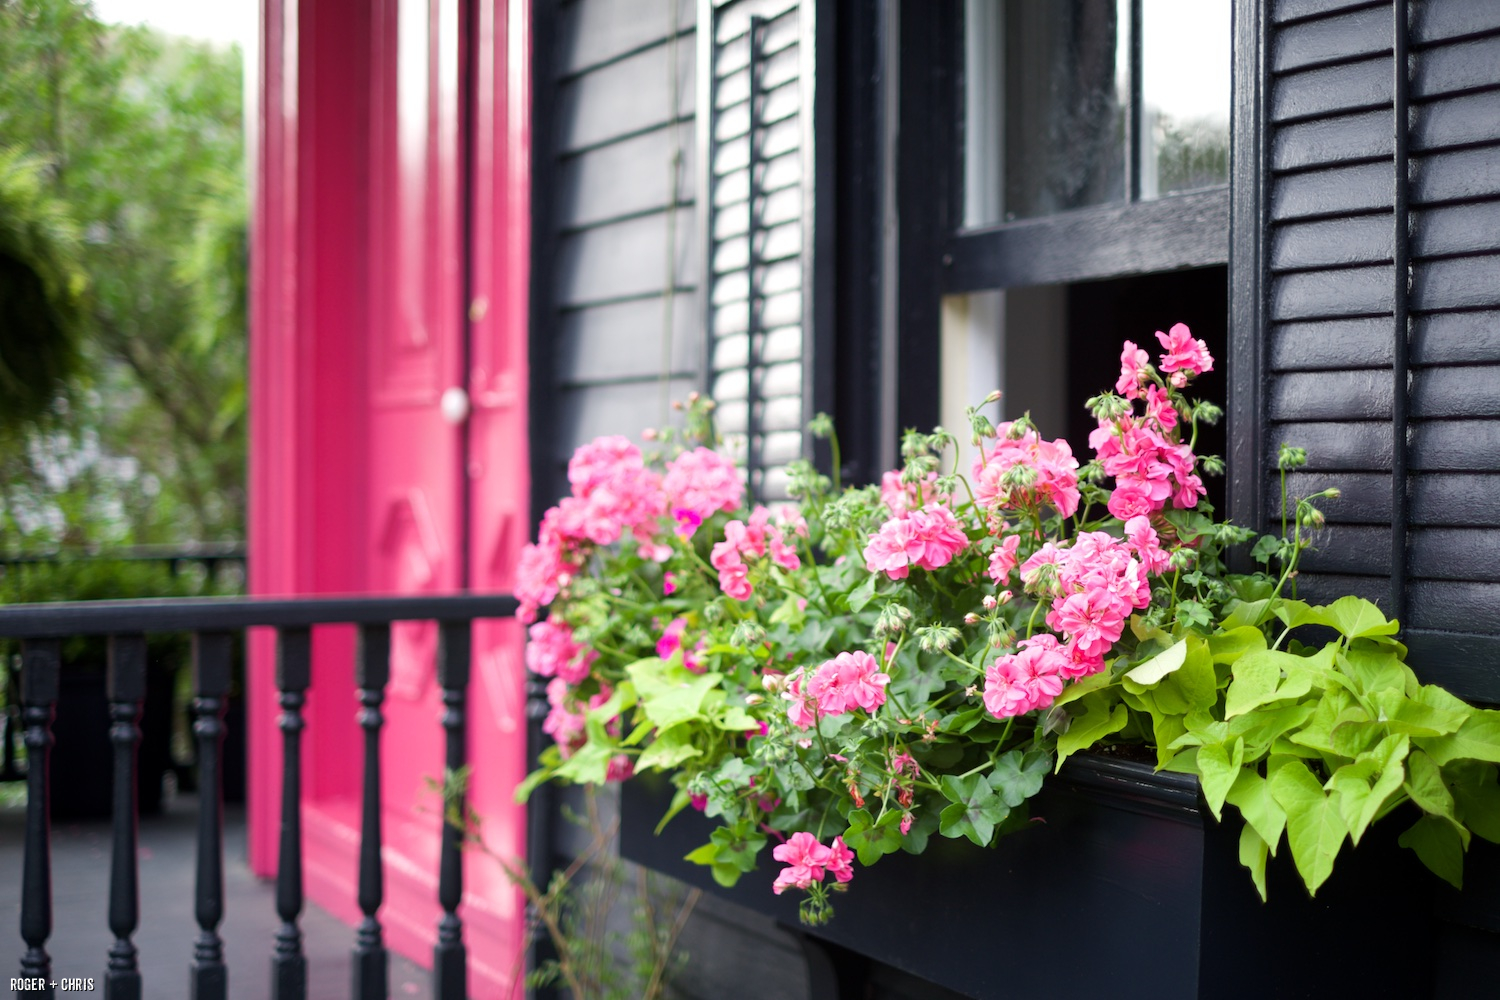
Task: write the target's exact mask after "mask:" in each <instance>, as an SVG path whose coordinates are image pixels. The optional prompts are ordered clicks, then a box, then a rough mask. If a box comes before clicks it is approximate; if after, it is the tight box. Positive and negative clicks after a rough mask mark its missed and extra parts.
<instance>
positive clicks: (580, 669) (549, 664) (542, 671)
mask: <svg viewBox="0 0 1500 1000" xmlns="http://www.w3.org/2000/svg"><path fill="white" fill-rule="evenodd" d="M527 634H528V635H529V636H530V638H531V642H530V643H528V644H527V646H526V667H527V669H529V670H530V671H531V672H532V673H534V674H537V675H538V676H541V677H560V678H562V680H563V682H564V683H567V684H577V683H578V682H579V681H581V680H583V679H584V678H585V677H587V676H588V675H589V667H590V666H591V665H592V664H593V662H594V660H596V659H598V656H599V654H598V653H596V652H594V651H593V650H592V649H585V648H584V647H583V646H581V645H579V644H578V643H577V642H576V641H574V639H573V629H572V628H571V627H569V625H568V623H567V622H565V621H563V620H562V619H561V618H558V617H557V616H556V615H553V616H551V617H550V618H548V619H547V620H546V621H541V622H537V623H536V624H535V625H533V626H531V628H530V629H528V630H527Z"/></svg>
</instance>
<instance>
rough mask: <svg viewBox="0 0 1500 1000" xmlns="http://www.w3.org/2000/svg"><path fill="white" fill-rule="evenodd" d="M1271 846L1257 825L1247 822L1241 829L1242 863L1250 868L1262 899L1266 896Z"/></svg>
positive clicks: (1251, 876)
mask: <svg viewBox="0 0 1500 1000" xmlns="http://www.w3.org/2000/svg"><path fill="white" fill-rule="evenodd" d="M1268 851H1269V847H1268V845H1267V844H1266V842H1265V840H1264V838H1262V837H1261V835H1260V833H1259V832H1258V831H1257V830H1256V829H1255V827H1253V826H1250V825H1249V824H1246V825H1245V827H1244V828H1243V829H1241V830H1240V864H1242V865H1244V866H1245V867H1246V868H1248V869H1250V878H1251V879H1253V880H1254V881H1255V891H1256V892H1258V893H1260V898H1261V900H1262V901H1264V900H1265V898H1266V854H1267V852H1268Z"/></svg>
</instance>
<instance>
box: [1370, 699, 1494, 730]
mask: <svg viewBox="0 0 1500 1000" xmlns="http://www.w3.org/2000/svg"><path fill="white" fill-rule="evenodd" d="M1370 700H1371V701H1372V702H1374V703H1375V706H1376V707H1377V708H1378V709H1379V710H1380V714H1381V715H1382V716H1383V717H1384V719H1385V722H1386V725H1387V726H1388V727H1389V728H1390V731H1391V732H1393V733H1405V734H1406V735H1408V736H1447V735H1448V734H1449V733H1456V732H1458V730H1459V729H1460V728H1461V727H1462V726H1463V724H1464V723H1465V722H1467V721H1468V719H1469V717H1470V716H1471V715H1472V714H1473V709H1471V708H1468V706H1465V710H1464V711H1462V712H1455V711H1452V710H1450V709H1446V708H1437V707H1434V706H1432V705H1425V704H1423V703H1422V702H1420V701H1413V700H1412V699H1410V698H1408V697H1407V696H1406V692H1404V691H1380V692H1377V693H1376V694H1374V695H1373V696H1371V698H1370Z"/></svg>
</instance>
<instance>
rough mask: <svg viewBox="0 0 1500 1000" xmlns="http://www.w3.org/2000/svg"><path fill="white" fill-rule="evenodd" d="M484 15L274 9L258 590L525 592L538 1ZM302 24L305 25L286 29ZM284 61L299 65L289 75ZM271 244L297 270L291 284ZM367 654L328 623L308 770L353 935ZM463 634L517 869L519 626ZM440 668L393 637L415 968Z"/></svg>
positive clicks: (400, 879)
mask: <svg viewBox="0 0 1500 1000" xmlns="http://www.w3.org/2000/svg"><path fill="white" fill-rule="evenodd" d="M297 7H300V8H301V9H300V11H299V12H298V13H297V14H292V13H291V11H293V10H295V9H296V8H297ZM470 7H471V5H470V4H466V3H464V2H462V0H376V2H374V3H370V4H368V5H365V4H363V3H361V2H357V0H334V2H333V3H331V4H330V3H324V4H307V5H296V7H294V6H293V5H291V4H287V5H286V6H285V7H284V8H283V7H282V6H281V5H280V4H278V3H275V2H268V3H267V6H266V17H267V32H266V38H267V53H266V59H265V63H264V73H265V76H264V79H263V81H262V88H261V98H262V101H263V105H264V109H263V116H262V144H263V147H264V148H263V151H262V163H261V172H260V174H259V176H260V180H261V191H260V194H259V198H258V202H259V204H258V209H257V226H258V231H257V237H258V243H257V262H258V267H259V270H260V276H259V278H258V280H257V291H256V295H257V300H256V301H257V306H258V307H259V309H258V311H259V312H260V314H261V315H260V316H259V317H258V318H257V332H258V333H260V334H261V337H260V340H261V341H262V346H261V347H260V349H259V350H258V351H257V352H256V354H255V356H254V357H253V358H252V378H254V379H257V380H258V381H259V383H260V386H261V388H260V389H259V395H258V397H257V398H258V399H260V400H261V401H262V402H261V406H260V407H259V411H260V415H259V417H258V423H257V426H256V427H255V429H254V430H253V431H252V434H253V437H252V452H253V454H254V461H253V464H252V495H254V496H257V497H259V498H260V500H259V502H258V503H256V504H254V505H253V506H254V509H255V511H256V513H253V514H252V565H253V566H254V567H255V568H254V571H253V572H254V576H253V578H252V587H253V588H254V589H255V590H256V591H257V592H261V593H273V592H274V593H309V592H325V593H326V592H340V591H342V592H349V591H365V592H370V593H397V594H408V593H432V594H440V593H453V592H456V591H460V590H466V589H469V590H476V591H486V592H494V591H499V590H504V589H507V588H508V587H509V586H510V582H511V581H510V566H511V565H512V563H513V562H514V558H515V554H516V550H517V549H518V547H519V546H520V545H521V544H523V543H524V541H525V533H526V532H525V529H526V516H527V513H526V496H527V483H528V474H527V455H526V450H525V441H526V423H525V406H526V398H525V384H526V378H525V374H526V368H525V365H526V356H525V335H526V287H527V271H526V260H527V248H528V240H529V236H528V228H527V227H528V221H529V220H528V198H529V187H528V178H527V170H526V165H527V162H528V156H529V135H528V132H527V106H528V105H527V101H528V99H529V98H528V94H527V90H526V85H525V81H526V73H527V66H526V40H527V39H526V31H525V25H526V23H527V22H526V17H527V9H526V5H525V3H524V2H521V0H512V2H511V3H510V4H509V5H507V3H506V0H475V2H474V3H473V4H472V9H470ZM292 16H295V17H297V18H298V28H299V29H300V30H299V31H298V32H297V33H296V34H292V33H289V32H286V31H281V30H278V29H279V28H281V27H282V26H283V25H282V24H281V19H282V18H285V17H292ZM362 40H364V41H365V42H366V44H363V45H362V44H361V41H362ZM292 58H295V59H296V68H297V71H298V72H297V74H292V73H290V72H289V70H288V68H287V66H286V64H287V63H289V62H291V60H292ZM299 77H300V78H299ZM361 78H363V79H364V80H366V81H369V85H368V86H367V87H360V86H359V85H358V81H359V80H360V79H361ZM292 86H295V88H296V93H295V94H290V93H288V92H287V91H288V90H289V89H290V88H291V87H292ZM351 122H352V124H351ZM288 160H290V161H291V169H290V170H289V171H285V168H286V166H287V161H288ZM278 168H281V169H280V170H279V169H278ZM282 171H285V173H289V174H290V175H291V176H292V177H294V178H295V183H288V182H287V181H286V180H285V174H284V173H283V172H282ZM466 220H467V222H468V225H467V226H466V224H465V223H466ZM278 249H279V250H280V253H281V254H282V255H286V254H290V255H293V256H294V257H297V258H299V260H298V262H297V266H296V267H295V268H292V269H287V268H286V267H285V260H284V259H283V258H281V257H278V256H277V250H278ZM288 273H291V274H294V275H295V276H296V277H301V276H303V275H306V276H307V279H308V280H303V281H300V282H299V281H296V280H294V279H291V278H288V277H287V275H288ZM278 310H282V312H281V313H280V315H278ZM288 384H290V386H292V388H291V389H290V390H289V391H288V389H287V388H286V386H288ZM352 638H353V637H352V634H351V633H350V632H349V631H348V630H330V629H325V630H321V631H320V633H319V634H318V637H317V640H316V644H315V663H314V685H313V691H312V694H311V697H310V699H309V705H308V712H307V714H308V717H309V727H308V729H307V731H306V737H305V740H306V749H305V757H306V760H305V771H304V788H305V789H306V793H305V794H306V797H305V806H304V809H305V817H304V829H305V831H306V834H305V849H306V853H305V859H304V867H305V871H306V876H307V887H308V893H309V895H310V896H311V898H313V899H314V900H315V901H317V902H318V903H320V904H321V905H323V906H325V907H327V908H329V909H331V910H333V911H334V912H335V913H337V914H339V915H340V916H342V917H344V918H345V919H346V920H349V921H351V922H353V921H355V920H357V919H358V917H359V912H358V909H357V906H356V905H355V887H356V879H355V876H356V871H355V866H354V861H355V857H356V853H357V851H356V845H357V842H358V840H357V837H358V829H359V823H358V789H359V777H360V768H361V766H362V761H361V755H360V751H359V746H360V742H359V739H360V737H359V732H358V729H357V727H356V726H355V724H354V707H355V701H354V692H353V684H352V677H351V673H352V672H351V669H350V664H351V663H352V657H353V641H352ZM474 640H475V641H474V660H473V679H472V682H471V687H470V690H469V702H468V715H467V719H468V733H469V758H470V760H471V761H472V762H473V763H474V777H473V785H472V788H471V801H472V802H473V804H474V806H475V807H476V809H477V810H478V811H479V813H480V814H481V815H482V816H483V818H484V829H485V836H486V841H487V843H488V846H489V847H490V848H491V849H492V850H493V851H495V852H496V853H499V854H501V855H503V856H506V857H519V856H521V854H522V853H523V852H524V812H523V811H522V810H520V809H518V808H517V807H516V806H515V805H514V804H512V802H511V795H510V790H511V789H512V788H514V786H515V783H516V782H517V781H518V780H519V778H520V777H521V775H522V773H523V772H524V764H525V762H524V750H525V729H524V725H523V719H524V695H523V691H524V680H523V676H524V671H523V668H522V660H521V656H520V648H521V647H520V643H521V633H520V630H519V629H518V627H517V626H516V625H515V624H514V623H512V622H503V623H486V622H481V623H476V625H475V631H474ZM435 653H436V629H435V627H434V626H433V625H432V624H431V623H401V624H398V625H397V626H395V627H394V629H393V632H392V649H391V681H390V685H389V687H388V689H387V696H386V702H385V718H386V729H385V735H384V748H385V752H384V755H383V758H382V766H383V770H384V774H383V789H382V791H383V806H384V812H383V817H382V818H383V824H384V841H385V849H386V867H385V879H386V905H385V907H384V909H383V911H382V914H381V917H382V921H383V923H384V926H385V931H386V939H387V942H388V943H389V944H390V945H391V946H392V947H394V948H396V949H398V950H400V951H402V952H405V953H407V954H409V955H411V956H412V957H414V958H417V959H418V960H420V961H423V962H424V963H425V962H426V961H429V960H430V955H431V944H432V939H433V936H434V934H435V928H436V926H437V921H438V918H439V915H440V910H439V907H438V904H437V901H436V874H437V867H438V865H437V859H438V847H439V832H440V819H439V812H440V811H439V808H438V804H437V800H436V798H435V796H433V795H432V794H431V793H430V791H429V790H428V781H429V780H430V779H434V778H437V777H439V776H440V775H441V773H442V762H443V731H442V729H441V727H440V726H439V724H438V720H439V718H440V716H441V714H442V705H441V700H440V691H439V689H438V686H437V679H436V672H435ZM269 654H270V649H269V647H268V645H267V643H266V640H265V637H261V638H260V639H258V640H257V642H256V646H255V650H254V659H253V660H252V664H253V665H252V671H251V687H252V692H251V699H252V718H251V729H252V740H253V741H256V745H254V746H253V747H252V757H253V759H254V762H255V764H254V774H253V775H252V804H251V825H252V830H251V843H252V863H254V864H255V865H256V867H257V868H258V869H259V870H261V871H262V872H264V873H269V872H270V871H273V870H274V863H275V862H274V854H275V846H274V845H275V825H276V822H277V812H278V810H277V807H276V805H275V803H276V801H277V798H276V796H277V795H278V794H279V788H278V786H279V771H278V770H277V769H278V768H279V761H278V760H277V757H278V756H279V755H278V754H277V753H276V750H277V749H278V748H277V747H276V745H275V738H274V718H275V709H274V692H273V691H271V690H270V685H269V678H270V662H271V661H270V658H269ZM465 890H466V891H465V904H464V908H463V910H462V911H461V915H462V916H463V917H464V920H465V941H466V943H467V944H468V946H469V965H470V986H471V989H472V990H473V995H475V996H477V997H488V996H501V995H507V994H508V992H509V990H508V987H509V985H510V982H511V979H512V976H513V975H514V971H515V960H516V956H517V954H518V947H519V942H520V934H521V925H522V916H523V914H522V907H521V902H520V900H519V898H518V896H517V894H516V892H515V891H514V890H513V889H512V888H511V887H510V886H509V885H508V883H507V882H506V880H505V878H504V874H503V872H502V871H501V870H500V868H499V866H498V864H496V863H495V862H494V861H493V860H492V859H489V858H486V857H484V856H483V855H481V854H477V853H471V854H470V855H469V856H468V858H467V861H466V866H465Z"/></svg>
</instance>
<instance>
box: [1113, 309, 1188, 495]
mask: <svg viewBox="0 0 1500 1000" xmlns="http://www.w3.org/2000/svg"><path fill="white" fill-rule="evenodd" d="M1156 339H1157V340H1159V341H1161V345H1162V347H1163V348H1165V349H1166V350H1165V353H1163V354H1162V355H1161V370H1162V371H1163V372H1164V373H1166V374H1167V375H1168V376H1169V381H1170V383H1171V385H1172V386H1173V387H1175V388H1181V387H1182V386H1184V385H1186V384H1187V381H1188V379H1189V378H1191V377H1192V376H1194V375H1201V374H1203V373H1204V372H1206V371H1212V370H1213V366H1214V359H1213V355H1212V354H1210V353H1209V351H1208V347H1207V346H1206V345H1205V344H1204V343H1203V341H1201V340H1195V339H1194V338H1193V336H1192V334H1191V332H1190V331H1189V330H1188V328H1187V327H1186V326H1184V325H1183V324H1181V323H1178V324H1177V325H1176V326H1173V327H1172V329H1171V330H1170V331H1169V332H1168V333H1162V332H1161V331H1157V334H1156ZM1115 391H1116V392H1118V393H1120V394H1121V395H1122V396H1124V397H1125V398H1126V399H1129V400H1140V401H1143V402H1144V404H1145V413H1144V414H1140V413H1136V412H1135V411H1134V410H1133V409H1132V411H1131V412H1129V413H1127V414H1125V415H1123V416H1120V417H1118V418H1113V419H1111V418H1101V419H1100V421H1099V427H1098V429H1096V430H1095V431H1094V432H1093V433H1092V434H1090V435H1089V445H1090V446H1091V447H1092V448H1093V449H1094V451H1095V453H1096V454H1097V455H1098V457H1099V461H1100V463H1101V465H1102V466H1103V468H1104V472H1105V474H1106V475H1109V476H1113V477H1114V479H1115V489H1114V492H1113V493H1111V494H1110V498H1109V512H1110V513H1111V514H1113V515H1114V516H1115V517H1118V518H1119V519H1120V520H1122V521H1129V520H1130V519H1131V518H1134V517H1139V516H1143V515H1150V514H1152V513H1155V512H1156V511H1159V510H1161V509H1162V508H1163V507H1164V506H1166V504H1167V502H1168V501H1169V500H1170V501H1171V502H1172V504H1173V506H1176V507H1184V508H1185V507H1195V506H1197V504H1198V498H1199V497H1201V496H1203V495H1204V493H1205V492H1206V491H1205V490H1204V487H1203V480H1202V479H1200V478H1199V477H1198V474H1197V471H1196V468H1197V458H1196V457H1195V456H1194V455H1193V449H1192V448H1191V447H1190V446H1189V445H1186V444H1182V443H1181V442H1179V441H1176V440H1174V438H1175V433H1174V432H1175V431H1176V429H1177V426H1178V422H1179V419H1180V414H1179V413H1178V412H1177V406H1176V404H1175V403H1174V402H1173V399H1172V394H1171V392H1170V391H1169V390H1168V388H1167V387H1166V386H1163V385H1159V384H1157V382H1156V381H1155V380H1154V378H1153V375H1152V371H1151V367H1150V365H1149V364H1148V363H1147V355H1146V352H1145V351H1143V350H1141V349H1140V348H1139V347H1137V346H1136V345H1135V344H1133V343H1131V342H1130V341H1128V340H1127V341H1126V342H1125V349H1124V351H1123V352H1122V353H1121V355H1120V378H1119V380H1118V381H1117V382H1116V383H1115Z"/></svg>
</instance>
